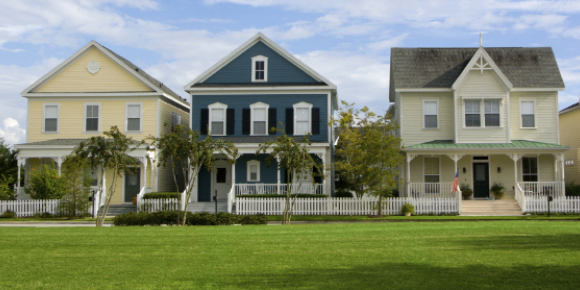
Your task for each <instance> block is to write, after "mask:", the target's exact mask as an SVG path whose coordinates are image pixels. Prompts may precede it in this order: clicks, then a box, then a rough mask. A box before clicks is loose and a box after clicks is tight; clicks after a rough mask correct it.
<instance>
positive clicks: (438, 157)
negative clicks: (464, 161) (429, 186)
mask: <svg viewBox="0 0 580 290" xmlns="http://www.w3.org/2000/svg"><path fill="white" fill-rule="evenodd" d="M421 157H422V158H421V162H422V163H423V183H426V182H425V158H432V159H437V162H438V165H439V174H437V175H438V177H439V182H438V183H441V156H426V155H421ZM429 175H430V176H435V175H434V174H429Z"/></svg>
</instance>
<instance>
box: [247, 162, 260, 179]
mask: <svg viewBox="0 0 580 290" xmlns="http://www.w3.org/2000/svg"><path fill="white" fill-rule="evenodd" d="M247 164H248V177H247V178H248V181H260V161H257V160H250V161H248V163H247Z"/></svg>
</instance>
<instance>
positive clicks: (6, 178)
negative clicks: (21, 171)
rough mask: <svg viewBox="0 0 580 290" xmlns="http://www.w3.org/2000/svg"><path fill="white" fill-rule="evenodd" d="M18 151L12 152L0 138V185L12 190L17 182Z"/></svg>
mask: <svg viewBox="0 0 580 290" xmlns="http://www.w3.org/2000/svg"><path fill="white" fill-rule="evenodd" d="M17 155H18V150H14V149H13V148H11V147H10V146H8V145H7V144H6V143H5V142H4V138H2V137H0V184H3V185H6V186H8V188H11V189H13V188H14V185H15V184H16V181H17V180H18V160H17Z"/></svg>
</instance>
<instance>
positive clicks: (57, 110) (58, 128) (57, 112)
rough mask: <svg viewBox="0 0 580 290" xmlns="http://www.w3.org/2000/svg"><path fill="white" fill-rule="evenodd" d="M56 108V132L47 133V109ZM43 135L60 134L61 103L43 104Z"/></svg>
mask: <svg viewBox="0 0 580 290" xmlns="http://www.w3.org/2000/svg"><path fill="white" fill-rule="evenodd" d="M49 106H56V131H48V132H47V131H46V130H45V129H46V128H45V125H46V122H45V116H46V107H49ZM42 133H44V134H58V133H60V103H42Z"/></svg>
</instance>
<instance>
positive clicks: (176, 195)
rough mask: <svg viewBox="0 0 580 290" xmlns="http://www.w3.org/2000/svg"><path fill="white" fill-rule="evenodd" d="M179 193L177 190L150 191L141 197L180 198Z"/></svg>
mask: <svg viewBox="0 0 580 290" xmlns="http://www.w3.org/2000/svg"><path fill="white" fill-rule="evenodd" d="M180 197H181V196H180V193H177V192H150V193H146V194H145V195H144V196H143V199H155V198H180Z"/></svg>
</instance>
